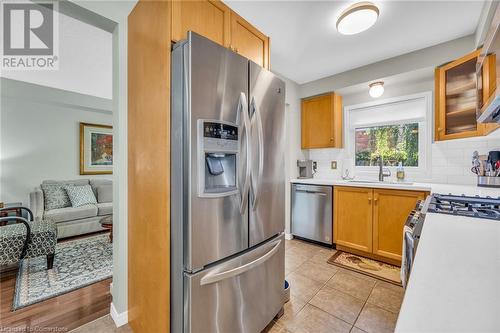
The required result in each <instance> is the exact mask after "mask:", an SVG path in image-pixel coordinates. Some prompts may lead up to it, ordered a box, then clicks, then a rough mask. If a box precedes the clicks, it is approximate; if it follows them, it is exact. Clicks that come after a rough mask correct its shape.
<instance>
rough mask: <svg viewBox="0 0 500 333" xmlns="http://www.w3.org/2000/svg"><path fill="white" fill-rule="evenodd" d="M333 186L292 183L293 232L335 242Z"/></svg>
mask: <svg viewBox="0 0 500 333" xmlns="http://www.w3.org/2000/svg"><path fill="white" fill-rule="evenodd" d="M332 207H333V199H332V187H331V186H317V185H302V184H293V185H292V234H293V235H295V236H298V237H303V238H306V239H311V240H314V241H317V242H321V243H326V244H330V245H331V244H333V232H332V227H333V215H332Z"/></svg>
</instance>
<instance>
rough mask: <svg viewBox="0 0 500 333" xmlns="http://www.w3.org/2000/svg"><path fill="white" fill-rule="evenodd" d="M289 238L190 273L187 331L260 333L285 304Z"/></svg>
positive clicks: (187, 288) (186, 309)
mask: <svg viewBox="0 0 500 333" xmlns="http://www.w3.org/2000/svg"><path fill="white" fill-rule="evenodd" d="M284 279H285V238H284V235H283V234H282V235H280V236H278V237H276V238H274V239H272V240H270V241H268V242H266V243H264V244H262V245H260V246H259V247H257V248H256V249H254V250H251V251H250V252H247V253H245V254H243V255H241V256H238V257H236V258H233V259H230V260H228V261H226V262H224V263H221V264H220V265H217V266H214V267H212V268H209V269H207V270H203V271H201V272H199V273H196V274H185V275H184V283H185V286H186V297H187V298H188V300H187V303H186V305H188V306H187V307H185V311H186V313H185V332H213V333H216V332H248V333H258V332H260V331H262V330H263V329H264V328H265V327H266V325H267V324H268V323H269V322H271V320H272V319H273V318H274V316H275V315H276V314H277V313H278V312H279V311H280V309H281V308H282V307H283V304H284V298H283V283H284Z"/></svg>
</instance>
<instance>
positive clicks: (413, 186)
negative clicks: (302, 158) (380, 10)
mask: <svg viewBox="0 0 500 333" xmlns="http://www.w3.org/2000/svg"><path fill="white" fill-rule="evenodd" d="M360 181H361V180H358V179H356V182H352V181H348V180H342V179H328V178H307V179H292V180H291V181H290V182H291V183H294V184H312V185H330V186H335V185H336V186H353V187H370V188H386V189H394V190H409V191H429V192H431V193H440V194H450V193H451V194H455V195H462V194H465V195H470V196H474V195H478V196H484V197H485V196H491V197H500V189H498V188H487V187H478V186H475V185H452V184H437V183H410V182H377V181H372V182H366V183H365V182H360Z"/></svg>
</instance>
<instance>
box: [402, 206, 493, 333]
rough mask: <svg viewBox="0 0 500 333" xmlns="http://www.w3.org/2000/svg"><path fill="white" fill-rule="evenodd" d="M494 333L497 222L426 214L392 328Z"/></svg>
mask: <svg viewBox="0 0 500 333" xmlns="http://www.w3.org/2000/svg"><path fill="white" fill-rule="evenodd" d="M459 331H460V332H499V331H500V221H493V220H487V219H478V218H471V217H458V216H453V215H445V214H435V213H428V214H427V215H426V218H425V222H424V226H423V229H422V234H421V238H420V242H419V244H418V249H417V255H416V257H415V261H414V263H413V267H412V272H411V274H410V280H409V282H408V286H407V289H406V292H405V297H404V300H403V304H402V306H401V310H400V312H399V317H398V322H397V325H396V332H459Z"/></svg>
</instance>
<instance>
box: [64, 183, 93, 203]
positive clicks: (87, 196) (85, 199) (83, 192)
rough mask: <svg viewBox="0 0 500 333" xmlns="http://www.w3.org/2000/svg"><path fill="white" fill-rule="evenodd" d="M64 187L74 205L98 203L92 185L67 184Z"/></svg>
mask: <svg viewBox="0 0 500 333" xmlns="http://www.w3.org/2000/svg"><path fill="white" fill-rule="evenodd" d="M64 188H65V189H66V192H68V196H69V199H70V200H71V205H72V206H73V207H80V206H84V205H88V204H96V203H97V200H96V199H95V195H94V191H92V187H90V185H83V186H75V185H67V186H65V187H64Z"/></svg>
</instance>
